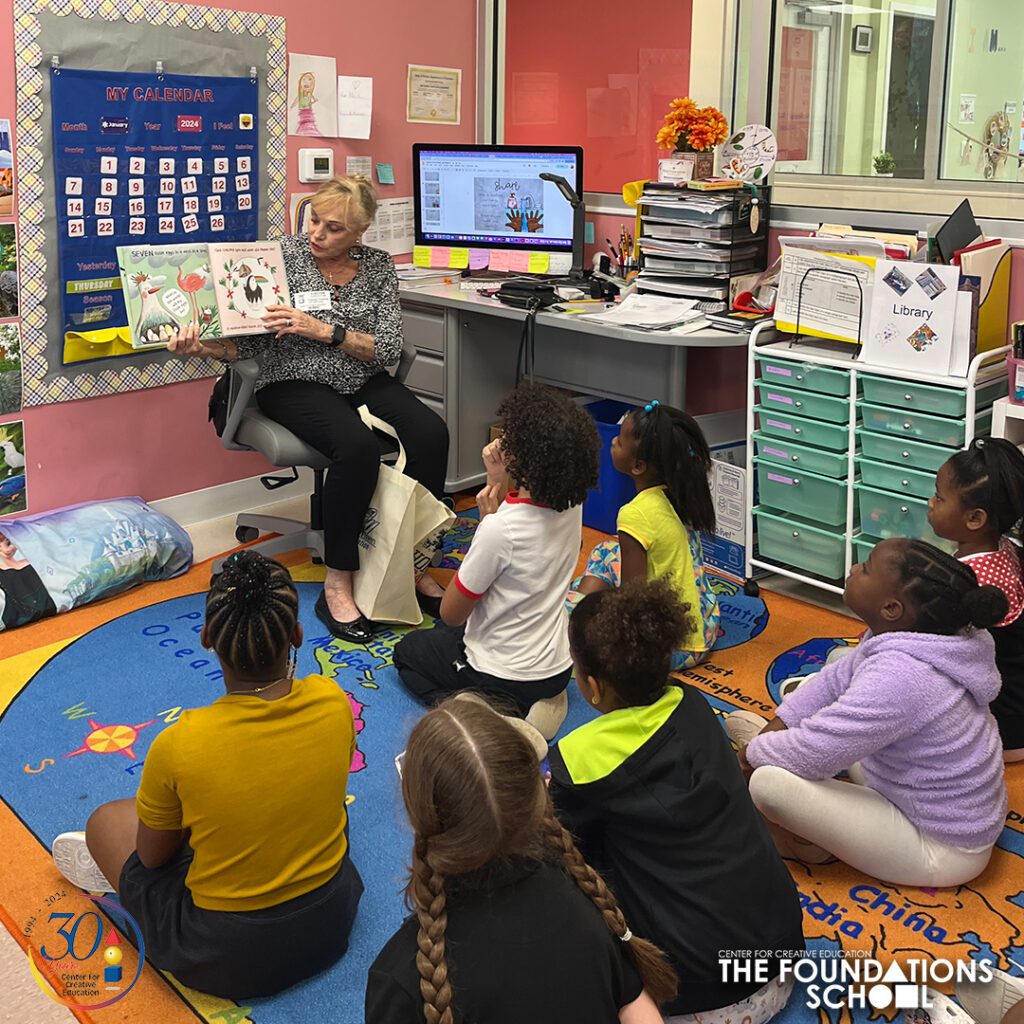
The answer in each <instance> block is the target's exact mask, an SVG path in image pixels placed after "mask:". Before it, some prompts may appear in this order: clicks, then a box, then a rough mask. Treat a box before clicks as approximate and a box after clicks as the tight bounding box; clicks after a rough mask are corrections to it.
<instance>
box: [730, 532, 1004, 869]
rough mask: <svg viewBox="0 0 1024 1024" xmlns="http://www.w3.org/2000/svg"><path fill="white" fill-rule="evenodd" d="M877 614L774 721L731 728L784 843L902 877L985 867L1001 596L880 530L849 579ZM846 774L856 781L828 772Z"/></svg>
mask: <svg viewBox="0 0 1024 1024" xmlns="http://www.w3.org/2000/svg"><path fill="white" fill-rule="evenodd" d="M844 600H845V602H846V605H847V607H848V608H849V609H850V610H851V611H852V612H854V613H855V614H857V615H858V616H860V618H862V619H863V620H864V621H865V622H866V623H867V625H868V630H869V631H868V633H867V634H865V639H863V640H862V641H861V643H860V644H859V645H858V646H857V647H856V648H854V650H853V651H852V652H851V653H850V654H848V655H846V657H844V658H840V659H839V660H838V661H835V662H833V663H832V664H830V665H826V666H825V667H824V668H823V669H822V670H821V671H820V672H818V673H817V674H816V675H815V676H814V677H813V678H812V679H810V680H809V681H808V682H806V683H804V685H803V686H801V687H800V688H799V689H797V690H794V691H793V692H791V693H790V694H789V695H788V696H787V697H786V698H785V700H783V702H782V704H781V705H779V708H778V711H777V713H776V717H775V719H774V720H773V721H772V722H771V723H766V722H765V721H764V719H761V718H759V717H758V716H756V715H753V714H751V713H750V712H747V711H734V712H732V714H730V715H729V717H728V719H727V721H726V729H727V730H728V732H729V734H730V735H731V736H732V738H733V740H735V741H736V742H737V743H738V744H739V745H740V764H741V766H742V767H744V768H745V769H747V770H748V771H749V770H750V769H753V774H752V775H751V776H750V796H751V798H752V799H753V801H754V804H755V806H756V807H757V808H758V809H759V810H760V811H761V813H762V814H763V815H764V816H765V818H767V819H768V821H769V823H771V824H773V826H774V828H773V833H774V835H775V840H776V843H778V844H779V846H780V850H781V851H782V852H783V853H784V854H786V855H788V856H792V857H795V858H797V859H800V860H804V861H807V862H819V861H823V860H825V859H827V858H829V857H830V856H832V857H834V858H838V859H840V860H842V861H844V862H845V863H847V864H849V865H850V866H851V867H853V868H855V869H856V870H858V871H862V872H864V873H866V874H869V875H873V876H875V877H876V878H881V879H884V880H885V881H887V882H891V883H894V884H896V885H912V886H929V887H937V886H953V885H962V884H964V883H966V882H969V881H971V879H973V878H976V877H977V876H978V875H979V874H980V873H981V872H982V871H983V870H984V869H985V866H986V865H987V864H988V861H989V858H990V857H991V855H992V847H993V845H994V844H995V841H996V839H997V838H998V836H999V834H1000V833H1001V832H1002V829H1003V824H1004V821H1005V818H1006V785H1005V782H1004V779H1003V757H1002V744H1001V743H1000V739H999V730H998V727H997V726H996V722H995V719H994V718H993V717H992V713H991V712H990V711H989V707H988V706H989V703H990V702H991V700H992V699H993V698H994V697H995V695H996V694H997V693H998V692H999V686H1000V678H999V671H998V669H997V668H996V662H995V646H994V644H993V641H992V637H991V635H990V634H989V633H988V632H987V630H988V628H989V627H990V626H993V625H995V624H996V623H997V622H999V621H1000V620H1001V619H1002V618H1003V617H1004V616H1005V615H1006V609H1007V601H1006V595H1005V594H1004V593H1003V592H1002V591H1001V590H1000V589H999V588H997V587H993V586H979V585H978V581H977V579H976V578H975V575H974V572H973V570H972V569H971V568H970V566H969V565H966V564H965V563H963V562H960V561H958V560H957V559H955V558H953V557H952V556H950V555H947V554H945V553H944V552H942V551H939V549H938V548H935V547H932V545H930V544H926V543H924V541H919V540H905V539H899V540H886V541H883V542H882V543H880V544H878V545H876V546H875V548H874V549H873V550H872V552H871V555H870V556H869V557H868V559H867V561H866V562H863V563H862V564H860V565H855V566H854V567H853V569H852V570H851V572H850V575H849V577H848V578H847V580H846V592H845V594H844ZM842 771H846V772H848V773H849V776H850V779H851V780H852V782H853V783H854V785H848V784H847V783H845V782H840V781H837V780H836V779H835V778H833V776H835V775H837V774H839V773H840V772H842Z"/></svg>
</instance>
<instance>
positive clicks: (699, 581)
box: [568, 400, 721, 672]
mask: <svg viewBox="0 0 1024 1024" xmlns="http://www.w3.org/2000/svg"><path fill="white" fill-rule="evenodd" d="M611 456H612V465H614V466H615V468H616V469H617V470H618V471H619V472H620V473H624V474H626V476H628V477H630V479H632V481H633V483H634V485H635V486H636V492H637V493H636V497H635V498H634V499H633V500H632V501H630V502H627V503H626V504H625V505H623V506H622V508H620V509H619V515H618V520H617V523H616V530H617V532H618V540H612V541H602V542H601V543H600V544H598V545H597V547H596V548H594V551H593V552H592V554H591V556H590V560H589V561H588V563H587V568H586V570H585V571H584V574H583V576H582V577H581V578H580V580H579V583H578V586H577V590H576V592H575V593H570V594H569V597H568V603H569V605H570V607H571V606H573V605H574V604H575V603H576V602H577V601H578V600H579V595H585V594H594V593H597V592H598V591H601V590H606V589H608V588H609V587H617V586H619V584H620V583H625V582H627V581H629V580H643V579H648V580H652V579H665V580H668V581H669V582H670V583H671V585H672V587H673V588H674V589H675V592H676V594H677V595H678V596H679V599H680V600H681V601H682V603H683V604H684V605H685V606H686V607H688V608H689V609H690V610H691V612H692V615H691V617H690V619H689V620H688V624H687V628H686V629H685V631H684V633H683V635H682V637H681V639H680V646H679V648H678V649H677V650H676V651H675V653H674V655H673V658H672V671H674V672H680V671H683V670H684V669H688V668H692V667H693V666H694V665H697V664H699V663H700V662H702V661H704V659H705V658H707V656H708V654H709V653H710V652H711V649H712V648H713V647H714V645H715V641H716V640H717V639H718V627H719V623H720V620H721V614H720V612H719V608H718V599H717V598H716V597H715V594H714V592H713V591H712V590H711V587H710V586H709V585H708V580H707V577H706V575H705V572H704V549H703V546H702V544H701V539H700V534H701V531H705V532H707V533H714V532H715V509H714V505H713V504H712V501H711V488H710V485H709V483H708V474H709V473H710V472H711V452H710V451H709V449H708V443H707V441H706V440H705V439H704V433H703V431H702V430H701V429H700V425H699V424H698V423H697V421H696V420H695V419H694V418H693V417H692V416H689V415H687V414H686V413H685V412H681V411H680V410H679V409H673V408H672V407H671V406H668V405H662V404H661V403H660V402H658V401H656V400H655V401H652V402H648V403H647V404H646V405H645V406H643V407H641V408H636V409H634V410H633V411H632V412H630V413H629V414H628V415H627V416H626V417H625V419H623V421H622V424H621V426H620V427H619V433H618V435H617V436H616V437H614V438H613V439H612V446H611Z"/></svg>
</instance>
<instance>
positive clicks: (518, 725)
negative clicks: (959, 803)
mask: <svg viewBox="0 0 1024 1024" xmlns="http://www.w3.org/2000/svg"><path fill="white" fill-rule="evenodd" d="M455 699H456V700H472V701H475V702H476V703H477V704H486V705H487V707H489V708H491V710H492V711H493V712H494V713H495V714H497V715H501V717H502V718H504V719H505V721H506V722H508V724H509V725H511V726H512V728H513V729H516V730H517V731H518V732H520V733H522V735H523V737H524V738H525V739H526V741H527V742H528V743H529V744H530V746H531V747H533V752H534V753H535V754H536V755H537V761H538V762H540V761H543V760H544V758H545V757H547V756H548V741H547V739H546V738H545V737H544V736H543V735H542V734H541V733H540V731H539V730H538V729H537V728H536V727H535V726H533V725H531V724H530V723H529V722H527V721H525V720H524V719H522V718H520V717H519V716H518V715H502V714H501V712H500V711H498V709H497V708H495V707H492V706H491V704H490V702H489V701H488V700H487V699H486V698H485V697H482V696H481V695H480V694H479V693H473V691H472V690H463V691H462V693H457V694H456V695H455Z"/></svg>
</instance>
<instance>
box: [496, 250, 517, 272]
mask: <svg viewBox="0 0 1024 1024" xmlns="http://www.w3.org/2000/svg"><path fill="white" fill-rule="evenodd" d="M511 255H512V253H510V252H509V251H508V249H492V250H491V270H511V269H512V266H511V264H510V263H509V257H511Z"/></svg>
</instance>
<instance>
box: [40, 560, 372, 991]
mask: <svg viewBox="0 0 1024 1024" xmlns="http://www.w3.org/2000/svg"><path fill="white" fill-rule="evenodd" d="M298 607H299V599H298V594H297V593H296V590H295V584H294V583H293V582H292V579H291V576H290V575H289V574H288V570H287V569H285V568H284V567H283V566H282V565H280V564H278V563H277V562H274V561H271V560H270V559H267V558H263V557H262V556H261V555H259V554H257V553H256V552H253V551H241V552H239V553H238V554H235V555H232V556H231V558H229V559H228V560H227V561H226V562H225V563H224V568H223V570H222V571H221V572H220V573H219V574H218V575H217V576H215V577H214V578H213V582H212V583H211V585H210V592H209V593H208V594H207V597H206V622H205V624H204V626H203V630H202V634H201V639H202V643H203V646H204V647H209V648H212V649H213V650H214V652H215V653H216V655H217V658H218V660H219V661H220V665H221V668H222V669H223V673H224V689H225V690H226V691H227V692H226V693H225V694H224V695H223V696H222V697H220V698H219V699H218V700H215V701H214V702H213V703H212V704H210V705H208V706H207V707H199V708H189V709H186V710H184V711H182V713H181V717H180V718H179V719H178V721H177V722H175V723H174V724H173V725H171V726H169V727H168V728H166V729H165V730H164V731H163V732H161V733H159V734H158V735H157V736H156V738H155V739H154V740H153V743H152V745H151V746H150V748H149V750H148V752H147V753H146V755H145V764H144V766H143V769H142V780H141V782H140V784H139V791H138V794H137V796H136V797H134V798H130V799H126V800H114V801H113V802H111V803H108V804H104V805H103V806H102V807H99V808H98V809H97V810H96V811H94V812H93V814H92V816H91V817H90V818H89V822H88V825H87V826H86V830H85V832H84V833H82V832H65V833H64V834H63V835H60V836H58V837H57V838H56V839H55V840H54V843H53V858H54V861H55V863H56V865H57V867H58V869H59V870H60V871H61V873H62V874H63V875H64V877H65V878H67V879H68V880H69V881H70V882H72V883H73V884H75V885H77V886H80V887H81V888H83V889H88V890H89V891H91V892H110V891H112V890H113V891H116V892H117V894H118V896H119V897H120V900H121V904H122V906H123V907H124V908H125V910H127V911H128V912H129V913H130V914H131V915H132V916H133V917H134V918H135V920H136V921H137V922H138V924H139V927H140V928H141V930H142V936H143V939H144V941H145V945H146V957H147V959H149V960H150V961H152V963H153V964H154V965H155V966H156V967H158V968H160V969H161V970H165V971H171V972H172V973H173V974H174V976H175V977H176V978H177V979H178V980H179V981H180V982H181V983H182V984H184V985H188V986H189V987H190V988H196V989H199V990H200V991H202V992H208V993H211V994H212V995H216V996H221V997H223V998H225V999H233V1000H244V999H250V998H254V997H257V996H269V995H273V994H275V993H277V992H280V991H281V990H282V989H285V988H288V987H289V986H290V985H294V984H295V983H296V982H298V981H301V980H302V979H304V978H308V977H311V976H312V975H314V974H317V973H319V972H320V971H322V970H324V969H325V968H327V967H330V966H331V964H333V963H335V962H336V961H337V960H338V959H339V958H340V957H341V956H342V955H343V954H344V953H345V951H346V950H347V948H348V936H349V931H350V930H351V928H352V923H353V921H354V919H355V915H356V909H357V907H358V906H359V899H360V897H361V896H362V892H363V883H362V880H361V879H360V877H359V872H358V871H357V870H356V868H355V866H354V865H353V863H352V860H351V858H350V856H349V849H348V818H347V815H346V811H345V789H346V784H347V782H348V772H349V765H350V764H351V762H352V755H353V753H354V752H355V725H354V722H353V719H352V707H351V705H350V704H349V700H348V697H347V696H346V695H345V693H344V692H343V691H342V690H341V689H339V688H338V686H337V684H336V683H334V682H332V681H331V680H329V679H325V678H324V677H323V676H318V675H312V676H306V677H305V678H304V679H296V678H294V676H295V655H296V652H297V651H298V649H299V647H300V646H301V644H302V626H301V625H299V622H298ZM289 656H290V657H289Z"/></svg>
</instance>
